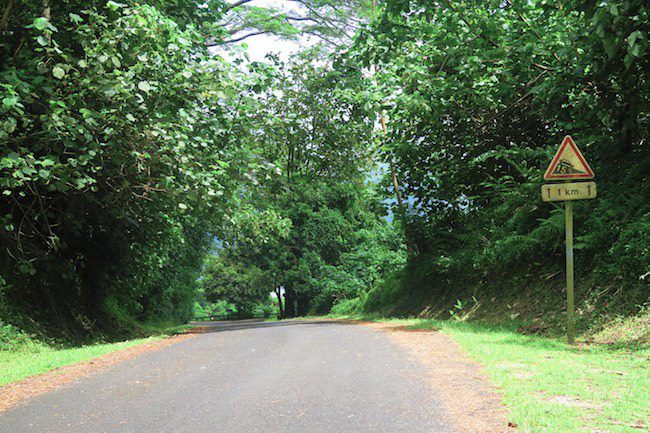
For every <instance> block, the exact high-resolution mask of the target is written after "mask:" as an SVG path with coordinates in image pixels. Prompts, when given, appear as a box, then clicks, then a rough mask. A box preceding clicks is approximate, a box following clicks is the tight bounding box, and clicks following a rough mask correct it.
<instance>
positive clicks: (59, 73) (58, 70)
mask: <svg viewBox="0 0 650 433" xmlns="http://www.w3.org/2000/svg"><path fill="white" fill-rule="evenodd" d="M52 75H54V76H55V77H56V78H58V79H59V80H61V79H63V77H65V70H64V69H63V68H62V67H61V66H60V65H56V66H55V67H54V68H52Z"/></svg>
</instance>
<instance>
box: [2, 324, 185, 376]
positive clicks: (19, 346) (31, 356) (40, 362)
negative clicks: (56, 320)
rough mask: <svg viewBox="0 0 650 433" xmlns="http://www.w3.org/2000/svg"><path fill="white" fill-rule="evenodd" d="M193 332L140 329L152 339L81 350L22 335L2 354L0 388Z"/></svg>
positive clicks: (175, 327) (169, 326)
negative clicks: (75, 364)
mask: <svg viewBox="0 0 650 433" xmlns="http://www.w3.org/2000/svg"><path fill="white" fill-rule="evenodd" d="M190 328H192V326H191V325H177V324H155V325H154V324H145V325H139V328H138V333H140V334H141V335H150V336H149V337H147V338H138V339H131V340H127V341H121V342H117V343H105V342H98V343H94V344H89V345H85V346H78V347H68V346H56V345H50V344H46V343H43V342H40V341H37V340H33V339H31V338H29V337H27V336H26V335H25V334H24V333H23V334H21V338H20V339H17V342H16V344H14V345H9V344H6V346H7V347H10V348H11V349H10V350H0V386H2V385H6V384H8V383H11V382H15V381H17V380H20V379H24V378H26V377H29V376H34V375H37V374H41V373H45V372H47V371H50V370H53V369H55V368H59V367H63V366H66V365H70V364H74V363H77V362H81V361H85V360H88V359H92V358H96V357H98V356H102V355H105V354H107V353H111V352H115V351H117V350H123V349H126V348H129V347H133V346H137V345H139V344H143V343H147V342H149V341H155V340H160V339H162V338H164V337H166V336H167V335H173V334H178V333H181V332H184V331H186V330H188V329H190Z"/></svg>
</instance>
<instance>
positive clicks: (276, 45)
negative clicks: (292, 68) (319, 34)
mask: <svg viewBox="0 0 650 433" xmlns="http://www.w3.org/2000/svg"><path fill="white" fill-rule="evenodd" d="M229 1H230V2H231V3H232V2H233V1H234V0H229ZM248 5H251V6H259V7H274V8H277V9H280V10H282V11H286V12H292V11H294V12H297V13H296V15H302V14H301V13H300V12H301V11H302V10H303V9H302V7H301V6H300V4H299V3H296V2H293V1H289V0H254V1H252V2H250V3H248ZM242 43H245V44H246V45H248V48H247V51H248V55H249V56H250V58H251V61H254V62H255V61H264V56H266V55H267V54H269V53H275V54H278V55H279V56H280V58H281V59H283V60H286V59H287V58H288V57H289V56H290V55H291V54H294V53H296V52H298V51H300V48H301V47H304V46H309V45H312V44H314V41H313V38H311V37H308V36H303V37H300V38H299V39H298V40H296V41H287V40H283V39H280V38H278V37H275V36H269V35H257V36H252V37H250V38H248V39H246V40H244V41H242V42H241V43H240V44H242Z"/></svg>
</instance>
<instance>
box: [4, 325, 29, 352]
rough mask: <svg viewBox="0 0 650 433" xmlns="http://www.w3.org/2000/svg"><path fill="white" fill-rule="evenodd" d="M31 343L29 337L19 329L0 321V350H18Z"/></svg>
mask: <svg viewBox="0 0 650 433" xmlns="http://www.w3.org/2000/svg"><path fill="white" fill-rule="evenodd" d="M30 341H31V339H30V337H29V335H28V334H27V333H25V332H24V331H22V330H21V329H19V328H17V327H15V326H13V325H11V324H9V323H4V322H2V321H0V350H11V351H13V350H18V349H21V348H23V347H25V346H26V345H27V344H28V343H29V342H30Z"/></svg>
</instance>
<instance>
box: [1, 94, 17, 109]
mask: <svg viewBox="0 0 650 433" xmlns="http://www.w3.org/2000/svg"><path fill="white" fill-rule="evenodd" d="M17 103H18V97H17V96H7V97H6V98H4V99H3V100H2V105H3V106H4V107H5V108H7V109H10V108H12V107H13V106H14V105H16V104H17Z"/></svg>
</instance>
